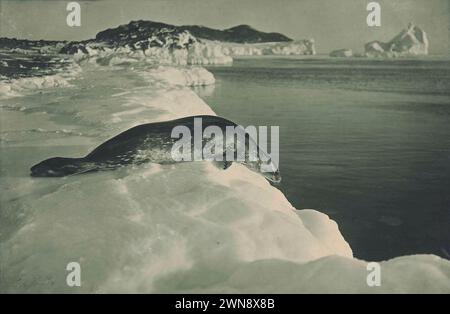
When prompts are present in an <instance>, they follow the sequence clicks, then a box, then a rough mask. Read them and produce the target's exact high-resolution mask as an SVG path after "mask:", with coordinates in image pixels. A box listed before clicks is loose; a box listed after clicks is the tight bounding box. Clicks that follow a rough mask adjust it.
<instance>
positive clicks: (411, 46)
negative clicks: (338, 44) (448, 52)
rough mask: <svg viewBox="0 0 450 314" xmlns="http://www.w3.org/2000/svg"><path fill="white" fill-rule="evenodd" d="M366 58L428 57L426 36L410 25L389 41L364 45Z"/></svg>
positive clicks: (419, 29)
mask: <svg viewBox="0 0 450 314" xmlns="http://www.w3.org/2000/svg"><path fill="white" fill-rule="evenodd" d="M364 48H365V54H366V56H368V57H405V56H424V55H428V48H429V41H428V36H427V34H426V33H425V31H424V30H422V29H421V28H420V27H418V26H415V25H414V24H412V23H410V24H409V25H408V28H407V29H405V30H403V31H401V32H400V34H398V35H397V36H395V37H394V38H393V39H392V40H391V41H389V42H387V43H383V42H380V41H372V42H369V43H367V44H366V45H365V47H364Z"/></svg>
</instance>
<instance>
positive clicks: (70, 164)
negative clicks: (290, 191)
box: [31, 115, 280, 182]
mask: <svg viewBox="0 0 450 314" xmlns="http://www.w3.org/2000/svg"><path fill="white" fill-rule="evenodd" d="M195 118H202V132H203V131H204V130H205V128H207V127H208V126H217V127H219V128H220V129H221V130H222V131H223V132H224V133H225V130H226V127H227V126H232V127H236V126H237V124H236V123H234V122H232V121H229V120H227V119H224V118H221V117H217V116H207V115H205V116H191V117H185V118H181V119H176V120H171V121H164V122H155V123H148V124H142V125H138V126H135V127H133V128H131V129H129V130H126V131H124V132H122V133H120V134H119V135H117V136H115V137H113V138H111V139H109V140H107V141H106V142H104V143H103V144H101V145H99V146H98V147H96V148H95V149H94V150H93V151H92V152H90V153H89V154H88V155H86V156H85V157H82V158H63V157H53V158H49V159H46V160H44V161H42V162H40V163H38V164H37V165H35V166H33V167H32V168H31V176H34V177H63V176H68V175H73V174H80V173H86V172H92V171H100V170H109V169H116V168H119V167H121V166H125V165H129V164H141V163H144V162H153V163H159V164H168V163H175V162H176V161H174V159H173V158H172V155H171V150H172V147H173V145H174V143H175V142H177V141H178V140H179V138H172V137H171V134H172V130H173V128H174V127H175V126H184V127H187V128H188V129H189V130H190V132H191V134H194V119H195ZM246 136H247V140H248V135H247V134H246ZM208 140H210V139H202V142H203V144H205V142H206V141H208ZM242 163H243V164H246V165H247V166H248V167H249V168H251V169H252V170H255V171H257V170H256V165H255V164H251V162H250V161H248V160H247V161H244V162H242ZM230 164H231V162H226V161H224V162H223V163H222V165H221V166H220V167H222V168H227V167H228V166H229V165H230ZM265 176H266V177H267V178H268V179H269V180H270V181H273V182H279V181H280V177H279V172H278V170H276V171H274V172H273V173H269V174H265Z"/></svg>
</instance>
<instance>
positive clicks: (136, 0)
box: [0, 0, 450, 54]
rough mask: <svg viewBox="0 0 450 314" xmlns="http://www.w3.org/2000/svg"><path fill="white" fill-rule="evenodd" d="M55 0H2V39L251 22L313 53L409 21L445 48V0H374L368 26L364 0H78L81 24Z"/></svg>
mask: <svg viewBox="0 0 450 314" xmlns="http://www.w3.org/2000/svg"><path fill="white" fill-rule="evenodd" d="M68 2H70V1H61V0H0V37H17V38H28V39H65V40H80V39H88V38H92V37H94V36H95V34H96V33H97V32H99V31H101V30H104V29H106V28H110V27H115V26H118V25H120V24H124V23H128V22H129V21H130V20H138V19H145V20H153V21H159V22H165V23H169V24H175V25H181V24H199V25H205V26H209V27H213V28H220V29H223V28H228V27H231V26H235V25H238V24H249V25H251V26H253V27H255V28H256V29H259V30H261V31H271V32H272V31H273V32H280V33H283V34H285V35H287V36H289V37H291V38H293V39H302V38H314V39H315V40H316V48H317V51H318V52H319V53H328V52H330V51H331V50H334V49H340V48H351V49H354V50H355V51H362V50H363V45H364V43H366V42H368V41H371V40H383V41H387V40H389V39H391V38H392V37H393V36H394V35H396V34H397V33H398V32H399V31H400V30H401V29H403V28H405V27H406V26H407V24H408V22H413V23H415V24H416V25H418V26H420V27H422V28H423V29H424V30H425V31H426V32H427V34H428V36H429V40H430V45H431V53H435V54H436V53H437V54H448V53H449V51H450V45H449V42H450V38H449V37H450V32H449V29H450V1H449V0H380V1H378V2H379V3H380V5H381V23H382V25H381V27H368V26H367V24H366V17H367V14H368V12H367V11H366V5H367V3H368V2H371V1H369V0H128V1H124V0H122V1H119V0H97V1H78V2H79V3H80V5H81V8H82V12H81V24H82V25H81V27H74V28H71V27H69V26H67V24H66V15H67V13H68V12H67V11H66V5H67V3H68Z"/></svg>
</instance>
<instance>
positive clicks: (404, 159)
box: [198, 58, 450, 260]
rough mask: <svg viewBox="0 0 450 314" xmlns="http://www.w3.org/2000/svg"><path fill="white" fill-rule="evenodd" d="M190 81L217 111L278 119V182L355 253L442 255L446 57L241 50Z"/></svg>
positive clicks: (446, 206) (250, 120)
mask: <svg viewBox="0 0 450 314" xmlns="http://www.w3.org/2000/svg"><path fill="white" fill-rule="evenodd" d="M209 70H210V71H211V72H213V73H214V75H215V77H216V79H217V84H216V86H215V87H214V89H211V88H209V89H204V90H198V92H199V94H200V96H202V97H203V98H204V99H205V100H206V102H207V103H208V104H209V105H210V106H211V107H212V108H213V110H215V111H216V113H218V114H219V115H221V116H224V117H227V118H229V119H232V120H234V121H236V122H238V123H240V124H242V125H244V126H247V125H279V126H280V170H281V174H282V176H283V181H282V184H281V185H280V186H279V188H280V189H281V190H282V191H283V192H284V193H285V195H286V197H287V198H288V200H289V201H290V202H291V203H292V204H293V205H294V206H295V207H296V208H299V209H301V208H314V209H317V210H320V211H322V212H324V213H326V214H328V215H329V216H330V217H331V218H333V219H334V220H336V221H337V223H338V225H339V228H340V230H341V232H342V233H343V235H344V237H345V238H346V239H347V241H348V242H349V243H350V245H351V247H352V248H353V251H354V255H355V256H356V257H359V258H363V259H370V260H383V259H387V258H391V257H395V256H399V255H405V254H418V253H434V254H437V255H440V256H442V257H446V258H450V255H449V254H450V62H449V61H448V60H443V59H439V58H437V59H421V60H404V59H403V60H367V59H356V60H355V59H352V60H347V59H340V60H337V59H329V58H311V59H298V58H297V59H296V58H260V59H239V60H236V61H235V62H234V64H233V66H230V67H211V68H209Z"/></svg>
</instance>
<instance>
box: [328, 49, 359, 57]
mask: <svg viewBox="0 0 450 314" xmlns="http://www.w3.org/2000/svg"><path fill="white" fill-rule="evenodd" d="M330 57H335V58H349V57H353V50H351V49H338V50H334V51H332V52H330Z"/></svg>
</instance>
